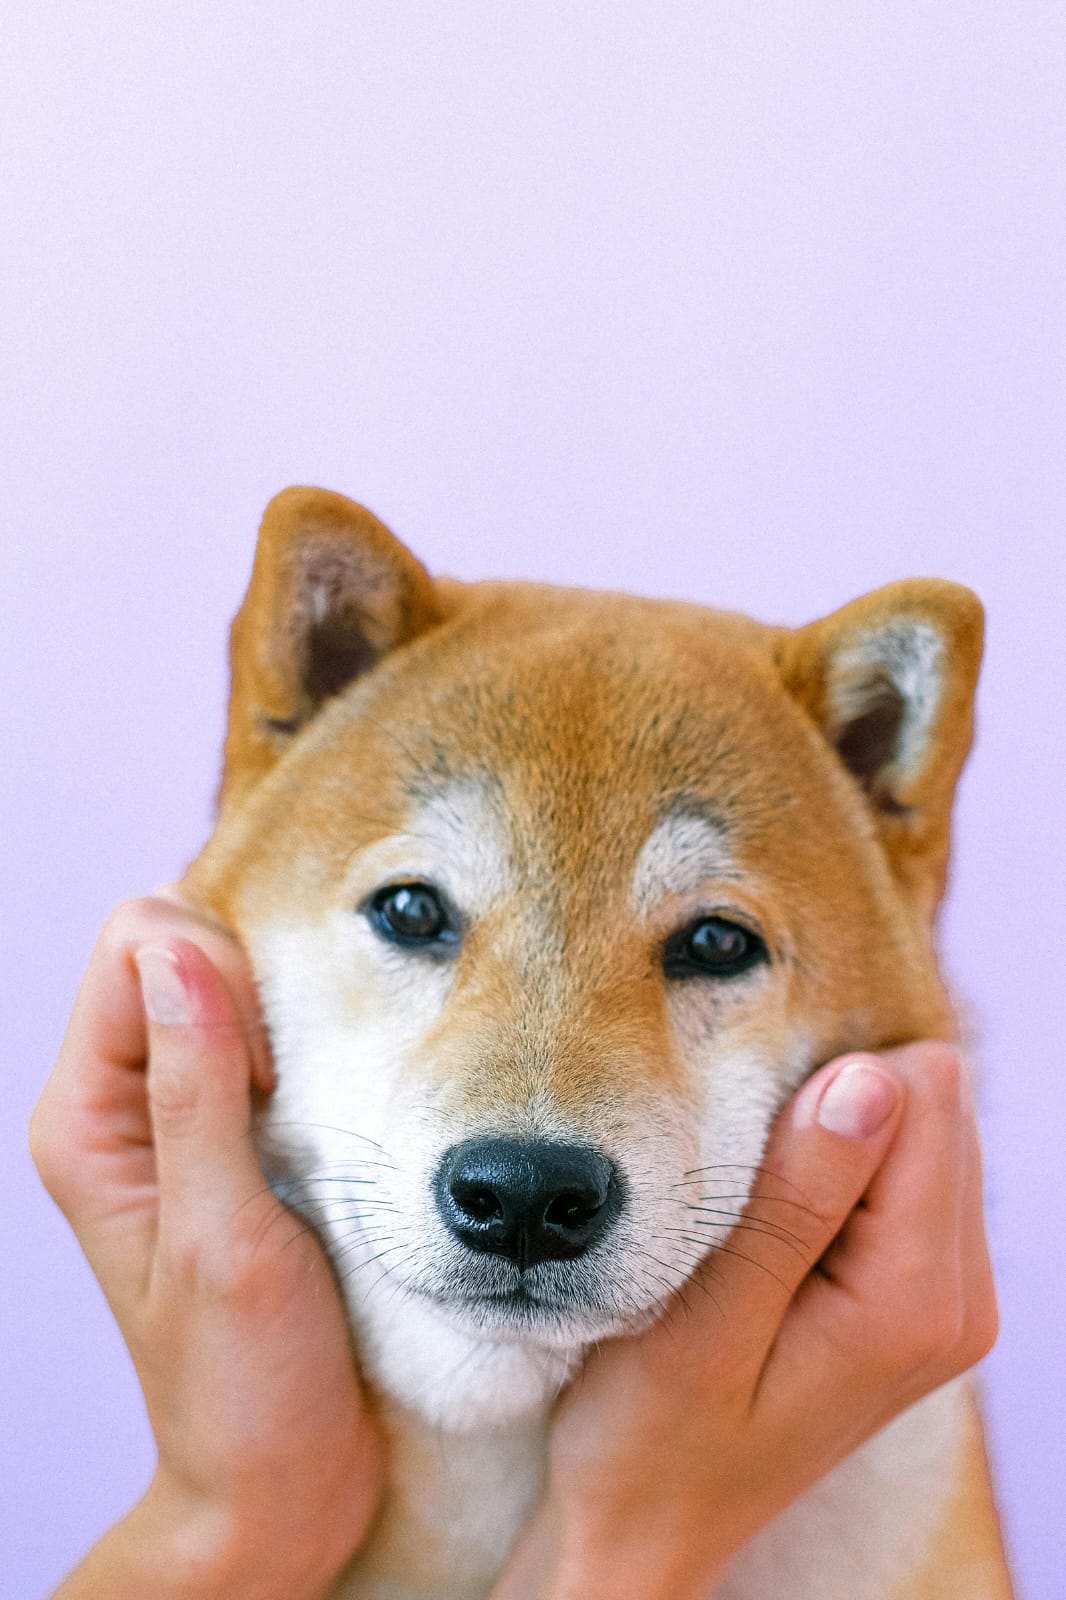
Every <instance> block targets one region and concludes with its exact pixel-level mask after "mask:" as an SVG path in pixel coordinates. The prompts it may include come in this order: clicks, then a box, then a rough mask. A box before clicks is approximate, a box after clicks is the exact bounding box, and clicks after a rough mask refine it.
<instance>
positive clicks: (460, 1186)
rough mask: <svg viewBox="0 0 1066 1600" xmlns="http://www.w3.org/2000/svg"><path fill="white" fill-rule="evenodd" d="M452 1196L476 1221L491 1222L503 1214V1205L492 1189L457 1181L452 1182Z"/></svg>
mask: <svg viewBox="0 0 1066 1600" xmlns="http://www.w3.org/2000/svg"><path fill="white" fill-rule="evenodd" d="M452 1197H453V1198H454V1200H455V1202H456V1204H457V1205H458V1206H460V1207H461V1208H462V1210H463V1211H465V1212H466V1214H467V1216H469V1217H472V1218H473V1219H474V1221H475V1222H491V1221H492V1219H493V1218H494V1217H502V1216H503V1206H502V1205H501V1203H500V1200H499V1198H498V1196H496V1195H495V1194H493V1192H492V1190H491V1189H486V1188H484V1187H479V1186H477V1185H473V1186H472V1185H470V1184H468V1183H462V1182H461V1181H456V1182H454V1183H453V1184H452Z"/></svg>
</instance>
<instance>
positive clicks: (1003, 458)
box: [0, 0, 1066, 1600]
mask: <svg viewBox="0 0 1066 1600" xmlns="http://www.w3.org/2000/svg"><path fill="white" fill-rule="evenodd" d="M4 31H5V35H6V39H5V45H4V50H3V52H2V54H0V105H3V106H4V107H5V108H6V109H5V132H4V134H3V140H4V151H5V154H4V158H3V161H2V162H0V191H2V193H0V201H2V209H0V216H2V217H3V219H4V220H3V230H4V234H5V239H4V244H3V248H2V249H0V282H2V284H3V289H4V291H5V292H4V294H3V305H4V311H3V316H4V319H5V325H4V328H3V330H2V347H3V351H4V354H3V356H2V357H0V363H2V367H3V374H4V378H5V379H6V384H5V393H4V396H3V400H2V406H3V430H4V436H5V438H6V440H7V446H6V449H5V452H4V455H5V457H6V465H5V466H4V468H3V469H2V470H3V473H4V478H5V483H4V490H3V495H2V498H0V508H2V512H0V514H2V518H3V534H2V548H0V568H2V570H0V597H2V598H0V604H2V605H3V615H4V644H5V648H4V661H3V682H2V685H0V689H2V694H0V705H2V707H3V716H4V719H5V722H6V735H5V745H6V759H5V769H6V777H5V780H4V783H3V794H2V805H3V816H2V819H0V823H2V830H3V831H2V837H3V841H4V879H5V882H4V886H3V891H2V908H0V938H2V940H3V944H4V956H5V959H4V960H3V963H2V967H0V971H2V982H3V985H4V988H5V993H4V996H3V1016H4V1019H5V1028H4V1039H5V1046H6V1048H5V1051H4V1054H5V1056H7V1053H8V1050H10V1055H9V1056H8V1058H7V1060H6V1061H5V1064H4V1082H5V1085H6V1089H5V1103H6V1111H5V1114H4V1117H3V1122H2V1127H0V1142H2V1149H0V1162H2V1170H3V1173H4V1185H3V1189H4V1205H3V1207H2V1208H0V1215H2V1227H3V1232H4V1238H3V1241H2V1243H0V1249H2V1251H3V1257H2V1259H3V1261H4V1266H5V1274H4V1277H5V1290H4V1293H3V1296H2V1301H0V1317H2V1318H3V1321H4V1324H5V1326H4V1327H3V1329H2V1330H0V1340H2V1344H0V1348H2V1349H3V1352H4V1359H3V1361H2V1363H0V1385H3V1386H4V1388H5V1390H6V1389H9V1390H10V1400H11V1404H10V1406H9V1407H6V1408H5V1421H4V1423H3V1436H4V1479H5V1481H4V1483H3V1484H2V1486H0V1521H2V1522H3V1523H5V1524H6V1523H8V1522H10V1523H11V1526H10V1528H8V1527H7V1526H5V1527H4V1528H3V1529H2V1531H0V1592H2V1593H3V1594H5V1595H11V1596H13V1597H14V1596H16V1595H17V1596H20V1597H21V1596H24V1595H25V1596H34V1595H39V1594H41V1593H42V1592H43V1591H44V1590H45V1589H46V1587H47V1586H48V1585H49V1584H51V1583H52V1582H53V1581H55V1580H56V1579H57V1578H58V1576H59V1574H60V1573H61V1572H62V1571H63V1570H64V1569H65V1568H66V1566H67V1565H68V1564H69V1563H70V1562H71V1561H72V1559H73V1558H74V1556H75V1555H76V1554H77V1552H78V1551H79V1550H80V1549H81V1548H82V1547H83V1546H84V1545H85V1544H86V1543H87V1542H88V1541H89V1540H90V1539H91V1538H92V1536H93V1535H94V1533H95V1532H96V1531H97V1530H98V1529H99V1528H100V1527H101V1526H102V1524H104V1523H105V1522H106V1521H107V1520H108V1519H109V1518H111V1517H112V1516H114V1515H115V1514H116V1513H117V1512H118V1511H119V1510H120V1509H121V1508H122V1507H123V1506H124V1505H125V1504H126V1503H127V1502H128V1501H129V1500H130V1499H131V1497H133V1496H134V1495H135V1494H136V1492H137V1490H138V1488H139V1486H140V1485H141V1484H142V1483H143V1481H144V1479H145V1476H146V1474H147V1472H148V1470H149V1464H150V1460H151V1450H150V1444H149V1439H148V1436H147V1432H146V1428H145V1424H144V1421H143V1418H142V1415H141V1411H140V1407H139V1402H138V1396H137V1391H136V1389H135V1386H134V1383H133V1381H132V1378H131V1375H130V1371H129V1368H128V1365H127V1362H126V1358H125V1355H124V1352H123V1350H122V1348H121V1346H120V1343H119V1341H118V1338H117V1335H116V1334H115V1333H114V1332H113V1330H112V1328H111V1325H110V1322H109V1319H108V1315H107V1313H106V1310H105V1307H104V1305H103V1301H102V1299H101V1296H100V1294H99V1292H98V1290H97V1288H96V1287H95V1284H94V1283H93V1281H92V1279H91V1278H90V1276H89V1274H88V1271H87V1269H86V1268H85V1266H84V1264H83V1263H82V1261H81V1259H80V1257H79V1255H78V1253H77V1251H76V1249H75V1247H74V1246H73V1244H72V1242H71V1240H70V1239H69V1238H68V1236H67V1233H66V1230H65V1228H64V1226H63V1225H62V1224H61V1222H60V1219H59V1217H58V1215H57V1214H56V1213H55V1212H54V1210H53V1208H52V1207H51V1205H50V1203H49V1202H48V1200H47V1199H46V1197H45V1196H44V1194H43V1193H42V1192H41V1191H40V1190H39V1188H38V1186H37V1184H36V1181H35V1178H34V1175H33V1173H32V1171H31V1169H30V1166H29V1162H28V1159H27V1157H26V1155H25V1154H24V1148H23V1147H24V1125H25V1122H26V1118H27V1116H28V1113H29V1109H30V1106H31V1104H32V1102H33V1100H34V1098H35V1095H36V1093H37V1090H38V1087H39V1085H40V1083H41V1081H42V1079H43V1077H44V1075H45V1073H46V1071H47V1069H48V1066H49V1063H50V1060H51V1058H52V1056H53V1054H54V1052H55V1049H56V1046H57V1044H58V1041H59V1038H60V1034H61V1030H62V1028H63V1024H64V1020H65V1017H66V1013H67V1010H68V1006H69V1003H70V999H71V995H72V991H73V988H74V985H75V982H76V980H77V978H78V975H79V971H80V969H81V967H82V964H83V962H84V959H85V956H86V954H87V951H88V949H89V946H90V943H91V940H92V937H93V933H94V930H95V928H96V926H97V924H98V923H99V921H100V920H101V918H102V916H103V914H104V912H105V911H106V909H107V908H108V907H109V906H110V905H111V903H112V902H113V901H115V900H116V899H117V898H118V897H120V896H122V895H124V894H127V893H130V892H132V891H136V890H140V889H145V888H148V887H151V886H152V885H153V884H155V883H157V882H159V881H161V880H163V879H165V878H168V877H171V876H173V875H174V874H175V873H176V872H177V871H178V870H179V869H180V867H181V864H182V862H183V861H184V860H185V859H186V858H187V857H188V856H189V855H190V854H191V853H192V851H193V850H194V849H195V847H196V846H197V844H198V843H199V842H200V840H201V839H202V838H203V837H204V835H205V832H206V830H207V828H208V822H209V816H210V808H211V797H212V792H213V788H214V784H215V780H216V770H217V760H218V747H219V740H220V734H221V727H222V711H223V701H224V690H225V683H224V670H223V649H224V638H225V629H226V625H227V622H228V619H229V616H230V614H231V613H232V611H233V610H234V608H235V606H236V604H237V602H238V600H239V598H240V595H241V592H242V586H243V583H244V581H245V578H246V575H247V571H248V567H249V562H250V558H251V552H252V545H253V538H254V530H255V524H256V521H257V517H258V514H259V511H260V509H261V507H262V506H263V504H264V502H265V501H266V499H267V498H268V497H269V495H270V494H271V493H272V492H273V491H274V490H275V489H277V488H279V487H280V486H282V485H283V484H286V483H288V482H291V481H304V482H318V483H323V484H327V485H330V486H332V487H335V488H341V489H345V490H347V491H349V492H350V493H352V494H354V495H356V496H357V497H359V498H362V499H365V500H366V501H368V502H369V503H370V504H371V505H372V506H374V507H375V508H376V509H377V510H378V511H379V512H380V513H381V514H382V515H383V516H384V517H385V518H386V520H388V521H389V522H391V523H392V524H393V526H394V527H395V528H396V529H397V531H398V532H400V533H401V535H403V536H404V537H406V538H407V539H409V540H410V542H411V543H412V544H413V545H414V546H415V548H416V549H417V550H418V551H419V553H420V554H422V555H423V556H424V557H425V559H426V560H427V561H428V562H429V563H430V564H431V565H432V566H434V567H436V568H438V569H443V570H451V571H454V572H456V573H458V574H459V575H462V576H480V575H490V574H511V575H530V576H536V577H543V578H551V579H555V580H558V581H562V582H575V583H583V584H610V585H613V586H622V587H631V588H635V589H639V590H645V591H648V592H653V593H662V594H677V595H682V596H688V597H691V598H693V599H699V600H704V601H708V602H711V603H720V604H725V605H728V606H737V607H740V608H742V609H746V610H750V611H752V612H754V613H755V614H756V615H759V616H762V617H764V618H766V619H768V620H781V621H788V622H799V621H804V620H807V619H808V618H810V617H812V616H815V615H817V614H818V613H820V612H821V611H824V610H826V609H828V608H830V607H832V606H834V605H836V604H838V603H840V602H842V601H844V600H846V599H848V598H850V597H851V596H853V595H855V594H858V593H860V592H862V591H864V590H866V589H869V588H872V587H874V586H875V585H877V584H880V583H884V582H886V581H887V580H889V579H892V578H897V577H901V576H904V575H907V574H915V573H922V574H942V575H945V576H950V577H954V578H958V579H961V580H963V581H964V582H967V583H970V584H972V585H973V586H974V587H975V588H976V589H977V590H978V591H979V592H980V593H981V594H982V596H983V597H984V598H985V600H986V602H987V604H988V607H989V611H990V638H989V651H988V661H987V670H986V676H985V680H984V687H983V691H982V699H981V719H980V746H979V750H978V753H977V755H976V758H975V760H974V762H973V764H972V766H971V768H970V770H969V772H968V775H967V777H966V780H965V783H964V786H963V791H962V796H961V802H960V811H959V827H958V850H957V865H956V872H955V878H954V886H953V891H952V897H951V902H950V906H949V910H948V914H947V917H946V922H945V930H944V931H945V944H946V952H947V959H948V964H949V968H950V971H951V972H952V974H953V975H954V977H955V979H956V980H957V984H958V987H959V990H960V992H961V994H962V996H963V997H964V1000H965V1003H966V1006H967V1008H968V1010H969V1013H970V1015H971V1018H972V1025H973V1029H974V1032H975V1034H976V1036H977V1038H978V1040H979V1046H978V1054H979V1059H980V1063H981V1078H982V1102H983V1110H984V1117H985V1127H986V1133H987V1147H988V1158H989V1169H990V1190H991V1214H992V1224H993V1230H994V1239H995V1246H996V1254H997V1259H998V1263H999V1273H1000V1283H1001V1288H1002V1299H1003V1312H1004V1318H1003V1335H1002V1340H1001V1344H1000V1346H999V1348H998V1350H997V1351H996V1353H995V1355H994V1356H993V1357H992V1358H991V1359H990V1360H989V1362H988V1363H987V1369H986V1383H987V1390H988V1403H989V1410H990V1413H991V1418H992V1424H993V1445H994V1454H995V1459H996V1464H997V1468H998V1476H999V1480H1000V1484H1001V1494H1002V1501H1003V1504H1004V1506H1005V1510H1006V1516H1007V1525H1008V1531H1009V1535H1010V1539H1011V1543H1012V1546H1013V1549H1014V1557H1015V1561H1016V1565H1017V1570H1018V1573H1019V1575H1020V1579H1021V1583H1020V1589H1021V1593H1022V1595H1023V1596H1024V1597H1025V1600H1058V1597H1061V1595H1062V1594H1063V1593H1064V1592H1066V1571H1064V1569H1066V1561H1063V1559H1062V1557H1061V1555H1060V1554H1059V1551H1060V1548H1061V1537H1062V1535H1061V1525H1062V1522H1061V1519H1062V1510H1063V1508H1062V1504H1061V1494H1062V1491H1061V1486H1062V1484H1063V1483H1064V1482H1066V1449H1064V1442H1063V1441H1064V1430H1063V1426H1062V1387H1063V1382H1062V1375H1063V1370H1064V1366H1066V1362H1064V1354H1066V1351H1064V1344H1063V1332H1062V1330H1063V1327H1064V1325H1066V1291H1064V1276H1066V1275H1064V1272H1063V1267H1064V1259H1063V1256H1064V1252H1063V1244H1062V1240H1063V1237H1064V1231H1066V1200H1064V1194H1066V1187H1064V1185H1063V1183H1062V1180H1061V1171H1062V1139H1061V1136H1060V1134H1059V1129H1060V1127H1061V1125H1062V1120H1063V1111H1064V1109H1066V1087H1064V1084H1066V1070H1064V1067H1063V1063H1062V1061H1061V1060H1060V1059H1058V1058H1057V1056H1056V1052H1057V1050H1058V1049H1060V1048H1061V1041H1062V1037H1063V1030H1062V1023H1063V1020H1064V1019H1063V1016H1062V1006H1061V995H1062V991H1063V975H1062V974H1063V951H1064V948H1066V937H1064V936H1066V927H1064V919H1063V906H1062V898H1061V880H1062V875H1061V857H1062V833H1061V821H1060V818H1061V803H1060V800H1059V791H1060V790H1061V787H1062V780H1063V777H1064V761H1063V752H1062V742H1061V741H1062V729H1063V726H1064V724H1066V716H1064V712H1066V706H1064V704H1063V691H1062V678H1063V667H1064V665H1066V663H1064V660H1063V655H1062V644H1061V635H1062V620H1061V619H1062V612H1063V582H1064V577H1066V573H1064V560H1063V556H1064V540H1063V537H1062V532H1061V520H1062V512H1063V507H1064V496H1063V479H1062V471H1061V467H1060V462H1061V459H1062V441H1063V424H1064V421H1066V418H1064V415H1063V411H1064V407H1063V389H1062V380H1063V331H1064V319H1063V261H1064V257H1063V244H1064V242H1066V240H1064V232H1066V230H1064V228H1063V222H1062V219H1063V218H1064V217H1066V193H1064V192H1063V190H1064V185H1063V183H1062V178H1061V175H1062V170H1063V151H1064V144H1063V135H1064V133H1066V126H1064V119H1063V116H1062V113H1061V106H1062V104H1063V102H1064V100H1066V95H1064V87H1063V83H1064V79H1063V72H1062V65H1061V63H1062V59H1063V58H1062V46H1063V44H1064V42H1066V27H1064V24H1063V13H1062V9H1061V7H1060V6H1058V5H1055V4H1040V3H1035V0H1033V3H1027V0H1022V3H1020V4H1018V5H1014V6H1003V5H1001V4H998V3H997V4H991V3H985V0H970V3H967V4H954V3H952V0H944V3H942V4H938V5H929V4H926V3H908V0H898V3H896V4H893V5H891V6H873V5H864V4H855V3H853V0H824V3H816V0H792V3H790V4H782V5H776V6H770V5H767V4H763V3H761V0H743V3H733V0H654V3H650V0H649V3H647V4H629V5H626V6H617V5H614V4H610V3H609V0H584V3H583V4H581V5H567V4H561V3H554V0H553V3H544V4H539V5H532V6H531V5H528V4H517V3H501V0H451V3H449V4H447V5H444V6H440V7H434V6H428V5H426V4H424V3H422V0H388V3H387V4H386V3H380V4H378V3H360V4H353V3H351V0H349V3H340V0H334V3H329V0H319V3H312V4H306V5H302V6H297V5H292V6H286V5H283V4H279V3H277V0H255V3H254V4H252V3H231V4H227V5H225V6H208V5H203V4H201V5H196V4H194V3H192V4H185V5H180V6H179V5H174V4H169V3H162V0H160V3H156V4H153V5H150V6H143V5H136V4H134V3H132V0H128V3H125V4H124V3H121V0H111V3H98V0H82V3H80V4H77V5H75V4H72V3H67V0H53V3H52V4H50V5H48V6H33V5H30V4H28V3H26V0H14V3H13V4H12V5H10V6H9V7H7V8H6V10H5V30H4ZM8 1324H10V1326H8ZM1056 1409H1057V1410H1058V1416H1057V1418H1056V1416H1055V1412H1056Z"/></svg>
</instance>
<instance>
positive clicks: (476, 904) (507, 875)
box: [363, 778, 515, 910]
mask: <svg viewBox="0 0 1066 1600" xmlns="http://www.w3.org/2000/svg"><path fill="white" fill-rule="evenodd" d="M363 863H364V869H365V867H366V866H367V865H368V864H373V866H374V867H375V868H376V869H377V870H378V871H380V872H390V871H395V872H403V873H409V874H412V875H414V876H418V875H419V874H422V873H424V874H426V875H427V876H433V877H439V878H440V879H441V880H442V881H443V882H444V885H445V887H447V888H448V889H449V890H450V892H451V893H452V895H453V897H454V898H455V900H456V901H457V902H458V903H459V904H460V905H463V906H466V907H469V908H471V909H474V910H478V909H481V908H483V907H485V906H487V905H488V904H491V903H492V902H493V901H494V900H496V899H498V898H500V897H501V896H503V895H505V894H507V893H509V892H511V891H512V890H513V888H514V876H515V874H514V861H513V852H512V841H511V838H510V834H509V830H508V827H507V819H506V816H505V814H504V813H503V812H502V810H501V808H500V806H499V804H498V803H496V797H495V796H494V794H493V791H492V787H491V786H486V785H482V784H481V783H478V782H477V781H476V780H474V779H471V778H456V779H451V780H449V781H448V782H446V783H442V784H440V785H439V786H438V787H436V788H435V789H433V790H431V789H430V787H429V786H428V785H426V786H424V787H423V789H422V798H421V799H420V801H419V802H418V803H417V804H416V805H415V806H414V807H413V808H412V810H411V813H410V815H409V816H408V817H407V819H406V821H405V825H404V826H403V827H402V828H401V829H400V830H399V832H397V833H394V834H390V835H389V836H388V837H387V838H385V839H382V840H380V841H379V842H378V843H377V844H376V845H374V846H372V847H371V849H370V850H369V851H367V852H366V855H365V856H364V858H363Z"/></svg>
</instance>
